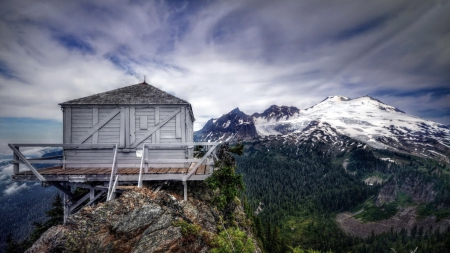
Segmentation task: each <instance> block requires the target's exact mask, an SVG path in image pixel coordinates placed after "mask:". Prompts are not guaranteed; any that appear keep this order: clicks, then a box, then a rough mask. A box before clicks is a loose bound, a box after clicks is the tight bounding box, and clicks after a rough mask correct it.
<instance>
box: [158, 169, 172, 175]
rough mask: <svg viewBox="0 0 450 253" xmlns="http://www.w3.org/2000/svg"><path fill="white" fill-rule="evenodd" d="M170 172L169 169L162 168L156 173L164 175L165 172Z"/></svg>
mask: <svg viewBox="0 0 450 253" xmlns="http://www.w3.org/2000/svg"><path fill="white" fill-rule="evenodd" d="M169 170H170V168H162V169H160V170H159V171H158V174H165V173H167V171H169Z"/></svg>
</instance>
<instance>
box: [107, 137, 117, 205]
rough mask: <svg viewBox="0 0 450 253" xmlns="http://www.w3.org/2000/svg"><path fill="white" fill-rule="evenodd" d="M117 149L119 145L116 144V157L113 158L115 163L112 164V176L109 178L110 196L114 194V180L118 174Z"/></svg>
mask: <svg viewBox="0 0 450 253" xmlns="http://www.w3.org/2000/svg"><path fill="white" fill-rule="evenodd" d="M117 149H118V145H117V144H116V146H115V148H114V158H113V164H112V168H111V178H110V179H109V187H108V194H107V195H108V196H110V195H111V194H112V190H113V182H114V176H115V175H116V172H117V170H116V168H117Z"/></svg>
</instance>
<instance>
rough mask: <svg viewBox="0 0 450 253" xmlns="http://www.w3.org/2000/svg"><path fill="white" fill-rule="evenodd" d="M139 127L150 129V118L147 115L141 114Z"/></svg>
mask: <svg viewBox="0 0 450 253" xmlns="http://www.w3.org/2000/svg"><path fill="white" fill-rule="evenodd" d="M139 129H140V130H147V129H148V118H147V116H139Z"/></svg>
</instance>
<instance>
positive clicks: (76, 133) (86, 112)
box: [64, 106, 193, 168]
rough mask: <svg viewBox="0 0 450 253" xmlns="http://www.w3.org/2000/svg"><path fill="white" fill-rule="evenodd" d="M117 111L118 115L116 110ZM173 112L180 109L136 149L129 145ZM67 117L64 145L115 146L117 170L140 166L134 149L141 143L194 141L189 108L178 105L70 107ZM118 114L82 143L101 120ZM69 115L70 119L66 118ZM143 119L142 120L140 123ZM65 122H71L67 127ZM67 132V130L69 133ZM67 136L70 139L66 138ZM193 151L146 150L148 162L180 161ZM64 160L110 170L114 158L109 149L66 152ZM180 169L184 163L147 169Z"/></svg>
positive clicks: (139, 148)
mask: <svg viewBox="0 0 450 253" xmlns="http://www.w3.org/2000/svg"><path fill="white" fill-rule="evenodd" d="M119 109H120V112H118V110H119ZM175 110H180V113H178V114H177V115H176V116H175V117H173V118H172V119H171V120H170V121H168V122H167V123H166V124H165V125H164V126H162V127H161V128H159V129H158V130H157V131H156V132H154V133H153V134H152V135H151V136H150V137H148V138H147V139H145V140H144V141H143V142H141V143H140V144H139V145H137V147H135V148H133V147H132V145H133V144H134V143H135V142H136V141H138V140H141V139H142V138H143V137H144V136H145V133H146V132H148V131H149V129H150V128H151V127H153V126H155V125H157V124H158V123H159V122H160V121H161V120H164V119H165V118H167V117H168V116H170V115H171V114H172V113H173V112H174V111H175ZM64 111H65V112H66V111H69V113H70V115H64V121H65V123H64V128H65V129H64V134H65V137H64V142H65V143H84V144H87V143H94V144H96V143H98V144H116V143H119V146H120V148H121V149H119V153H118V161H119V163H118V164H119V167H139V166H140V160H141V159H140V158H138V157H136V150H141V149H142V145H143V143H185V142H192V141H193V122H192V117H191V114H190V113H189V111H188V109H187V108H185V107H180V106H129V107H122V108H117V107H105V106H98V107H95V106H90V107H72V108H70V109H69V110H64ZM114 112H118V113H117V114H116V115H115V116H114V117H112V118H111V119H110V120H109V121H108V122H107V123H106V124H104V125H103V126H102V127H101V128H100V129H99V130H98V131H96V132H95V133H94V134H92V136H90V137H89V138H87V139H86V140H84V141H82V142H81V141H80V138H81V139H82V137H83V136H86V134H87V133H88V132H89V131H90V130H91V129H92V128H93V127H94V126H95V125H96V124H97V123H98V122H102V120H104V119H106V118H108V117H111V114H114ZM68 116H70V118H69V117H68ZM143 120H145V121H143ZM67 121H70V125H69V126H68V124H67ZM67 131H70V133H69V134H68V133H67ZM66 136H71V138H70V142H69V141H68V140H69V139H66ZM191 154H192V152H188V151H186V150H185V149H179V150H162V149H159V150H151V149H150V150H149V153H148V156H147V157H148V159H150V160H151V159H163V158H166V159H172V158H173V159H183V158H187V157H190V156H191ZM65 155H66V159H67V160H76V161H87V163H86V164H85V165H80V164H67V166H66V167H68V168H70V167H110V166H111V164H112V159H113V152H112V150H84V151H83V150H65ZM152 166H153V167H180V166H181V167H183V166H187V165H186V164H150V167H152Z"/></svg>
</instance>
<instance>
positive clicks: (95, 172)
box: [12, 164, 210, 182]
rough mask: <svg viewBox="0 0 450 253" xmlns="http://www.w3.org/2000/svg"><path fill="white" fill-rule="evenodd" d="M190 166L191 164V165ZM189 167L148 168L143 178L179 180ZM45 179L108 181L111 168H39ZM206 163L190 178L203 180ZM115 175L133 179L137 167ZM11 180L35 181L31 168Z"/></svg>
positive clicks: (137, 174)
mask: <svg viewBox="0 0 450 253" xmlns="http://www.w3.org/2000/svg"><path fill="white" fill-rule="evenodd" d="M191 168H192V166H191ZM189 170H190V168H189V169H188V168H148V173H146V172H145V169H144V173H143V179H144V180H180V179H181V178H182V177H183V176H184V175H186V174H187V173H188V172H189ZM38 172H39V174H41V175H42V176H43V177H44V178H45V179H46V180H47V181H69V182H87V181H108V180H109V179H110V177H111V168H67V169H63V168H62V166H56V167H51V168H45V169H39V170H38ZM209 173H210V168H209V166H208V165H204V164H202V165H200V167H199V168H198V169H197V171H196V172H195V174H193V175H192V179H190V180H204V179H205V178H206V177H208V176H209V175H210V174H209ZM117 175H119V179H120V181H135V180H137V178H138V176H139V168H118V169H117ZM12 180H13V181H37V178H36V176H35V175H34V174H33V172H32V171H31V170H26V171H21V172H19V173H17V174H15V175H12Z"/></svg>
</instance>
